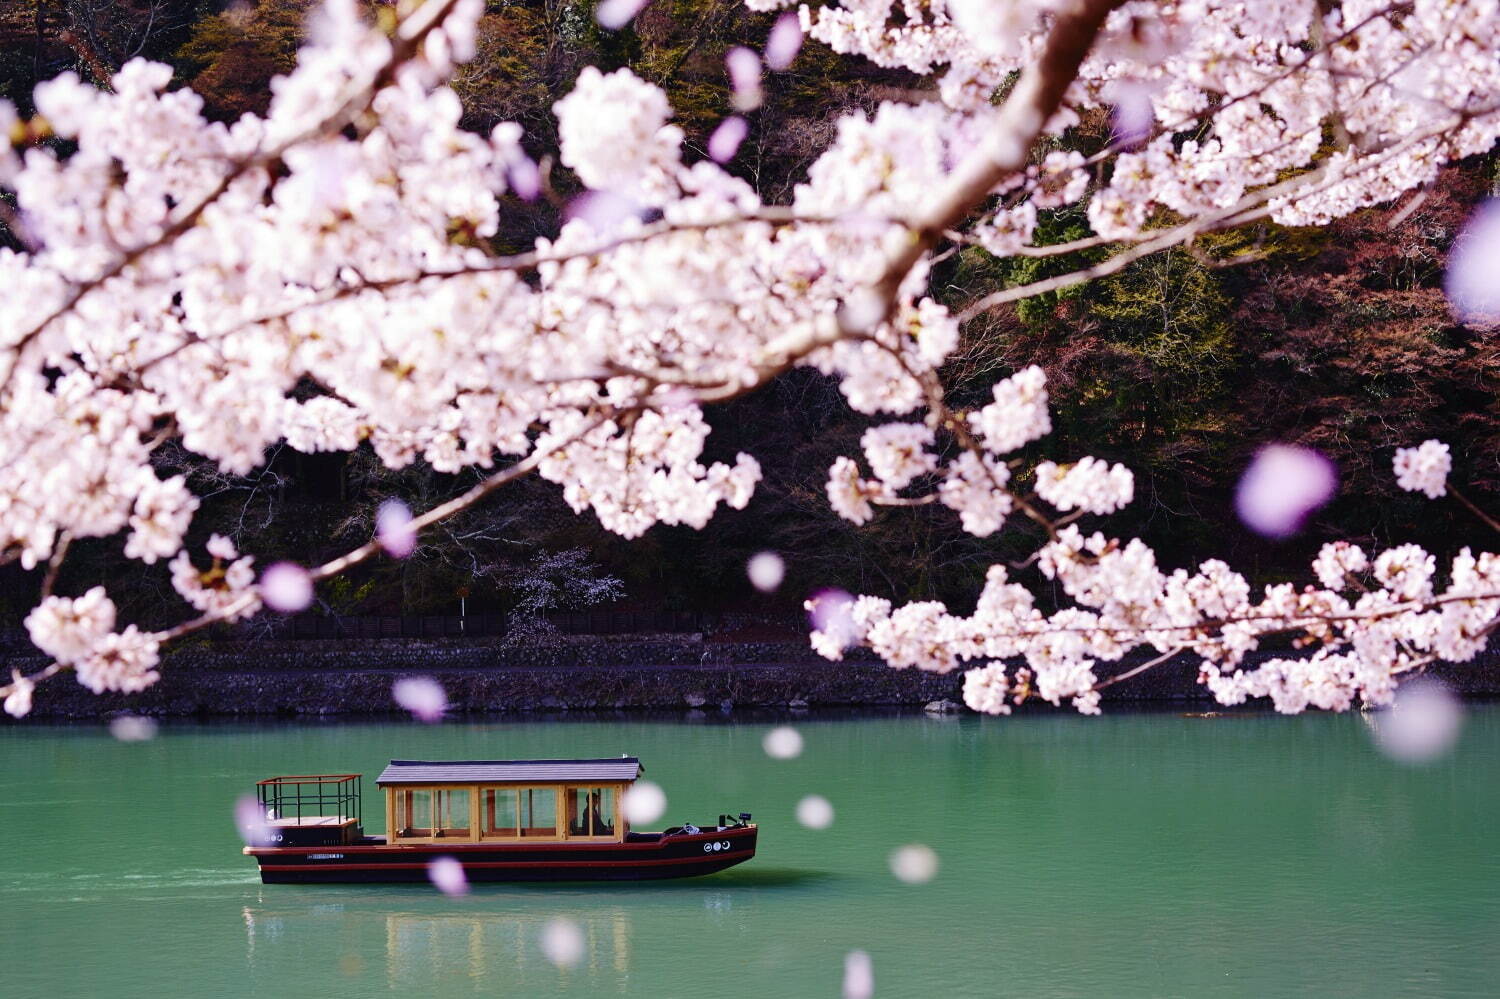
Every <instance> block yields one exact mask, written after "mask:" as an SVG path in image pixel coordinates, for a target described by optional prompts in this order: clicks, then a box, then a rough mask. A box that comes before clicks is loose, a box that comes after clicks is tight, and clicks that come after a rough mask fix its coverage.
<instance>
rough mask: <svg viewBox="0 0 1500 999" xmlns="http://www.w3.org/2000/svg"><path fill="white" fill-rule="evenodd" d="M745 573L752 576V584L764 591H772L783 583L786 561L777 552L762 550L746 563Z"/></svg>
mask: <svg viewBox="0 0 1500 999" xmlns="http://www.w3.org/2000/svg"><path fill="white" fill-rule="evenodd" d="M745 574H746V575H748V576H749V577H750V585H752V586H754V587H755V588H756V589H757V590H760V591H761V592H762V593H771V592H773V591H774V590H775V589H776V588H777V587H778V586H780V585H781V580H782V578H783V577H784V576H785V575H786V563H785V562H783V561H781V556H780V555H777V554H776V553H775V552H761V553H760V554H759V555H754V556H752V557H751V559H750V561H749V562H747V563H745Z"/></svg>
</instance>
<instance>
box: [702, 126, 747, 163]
mask: <svg viewBox="0 0 1500 999" xmlns="http://www.w3.org/2000/svg"><path fill="white" fill-rule="evenodd" d="M748 134H750V125H749V123H748V122H746V121H745V119H743V118H741V117H740V116H739V115H731V116H730V117H728V118H725V119H724V120H723V121H721V122H719V127H718V128H716V129H714V134H713V135H710V136H709V137H708V155H709V156H710V157H712V158H713V161H714V162H715V163H728V162H729V161H730V160H732V159H734V154H735V153H736V152H738V151H739V148H740V143H742V142H744V141H745V136H746V135H748Z"/></svg>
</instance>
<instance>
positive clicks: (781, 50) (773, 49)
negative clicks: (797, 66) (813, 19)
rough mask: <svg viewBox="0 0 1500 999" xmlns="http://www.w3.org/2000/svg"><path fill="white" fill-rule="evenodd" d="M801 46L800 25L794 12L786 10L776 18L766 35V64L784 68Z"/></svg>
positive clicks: (779, 68) (795, 55) (795, 56)
mask: <svg viewBox="0 0 1500 999" xmlns="http://www.w3.org/2000/svg"><path fill="white" fill-rule="evenodd" d="M801 48H802V25H801V23H800V22H799V21H798V19H797V15H796V14H794V13H792V12H791V11H787V12H786V13H785V14H782V15H781V16H780V17H778V18H777V19H776V24H775V25H774V26H773V27H772V28H771V34H770V35H768V36H767V37H766V50H765V51H766V65H767V66H769V67H771V68H772V69H775V70H782V69H786V68H787V67H788V66H790V65H791V64H792V60H793V59H795V58H797V52H798V51H799V50H801Z"/></svg>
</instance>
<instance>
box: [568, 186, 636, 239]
mask: <svg viewBox="0 0 1500 999" xmlns="http://www.w3.org/2000/svg"><path fill="white" fill-rule="evenodd" d="M564 214H565V215H566V217H567V219H568V221H570V222H571V221H574V220H578V221H581V222H584V223H587V224H588V226H589V227H590V228H591V229H593V230H594V231H595V232H597V233H601V234H602V233H607V232H610V231H611V230H614V229H617V228H619V227H620V225H621V224H623V223H624V222H627V221H630V220H632V219H637V218H640V215H641V206H640V205H638V204H636V203H635V202H634V201H632V200H631V199H629V198H626V197H622V196H621V195H618V194H615V193H614V192H613V191H584V192H583V193H582V194H580V195H578V197H576V198H574V199H573V200H572V201H569V202H568V208H567V211H566V212H565V213H564Z"/></svg>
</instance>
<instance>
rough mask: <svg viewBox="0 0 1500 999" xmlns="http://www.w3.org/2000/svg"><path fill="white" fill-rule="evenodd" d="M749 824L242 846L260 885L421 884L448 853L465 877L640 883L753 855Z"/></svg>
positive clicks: (475, 879) (709, 871)
mask: <svg viewBox="0 0 1500 999" xmlns="http://www.w3.org/2000/svg"><path fill="white" fill-rule="evenodd" d="M757 831H758V830H757V829H756V827H754V826H749V827H743V828H733V829H723V830H719V831H716V832H700V833H693V834H685V833H683V834H676V835H671V836H659V837H654V838H653V837H645V836H642V837H636V836H634V835H632V837H631V839H630V840H629V841H627V842H624V843H539V844H530V843H452V844H447V843H422V844H402V845H399V846H390V845H387V844H386V843H384V842H381V841H378V840H376V841H373V842H365V843H360V844H356V845H349V846H296V847H285V846H282V847H276V846H268V847H246V848H245V853H247V854H249V855H250V856H252V857H254V858H255V859H256V860H257V861H258V862H259V863H260V878H261V881H262V882H263V883H264V884H350V883H392V882H403V881H409V882H420V881H426V880H428V875H427V865H428V864H430V863H431V862H432V861H433V860H436V859H437V858H439V857H452V858H453V859H454V860H457V861H458V862H459V863H460V864H462V865H463V868H464V874H465V875H466V876H467V877H468V879H469V881H470V882H485V881H642V880H651V879H659V878H686V877H697V876H699V875H703V874H713V873H714V872H715V871H722V870H724V869H725V868H726V867H733V866H734V865H735V864H742V863H744V862H745V861H747V860H749V859H750V858H751V857H753V856H755V840H756V833H757Z"/></svg>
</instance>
